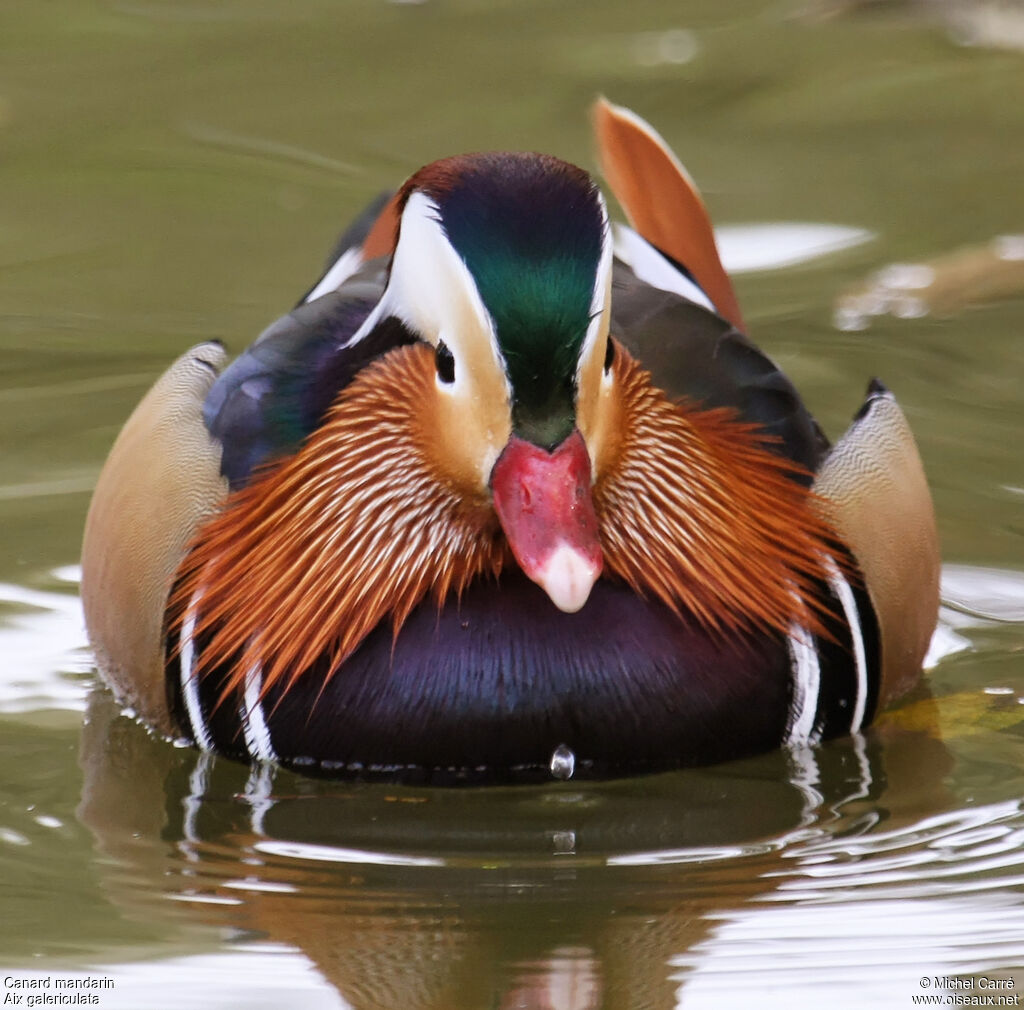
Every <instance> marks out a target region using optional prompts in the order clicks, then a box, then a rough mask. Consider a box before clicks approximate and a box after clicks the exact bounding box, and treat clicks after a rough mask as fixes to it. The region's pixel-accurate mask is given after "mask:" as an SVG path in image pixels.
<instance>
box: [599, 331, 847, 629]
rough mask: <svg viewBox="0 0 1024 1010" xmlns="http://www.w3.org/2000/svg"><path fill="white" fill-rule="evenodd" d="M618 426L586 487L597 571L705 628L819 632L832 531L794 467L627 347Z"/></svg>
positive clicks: (621, 356) (748, 427) (750, 430)
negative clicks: (677, 390)
mask: <svg viewBox="0 0 1024 1010" xmlns="http://www.w3.org/2000/svg"><path fill="white" fill-rule="evenodd" d="M614 367H615V381H616V384H617V386H618V388H619V390H620V391H621V398H620V402H619V405H618V408H619V410H620V411H621V419H620V423H619V425H618V429H619V435H618V438H617V439H615V440H614V444H613V445H612V446H611V447H610V448H609V450H608V453H607V456H606V465H605V469H604V473H603V475H602V477H601V478H599V480H598V482H597V484H596V486H595V488H594V504H595V507H596V509H597V514H598V522H599V524H600V528H601V546H602V549H603V551H604V559H605V570H606V571H608V572H610V573H613V574H614V575H616V576H618V577H619V578H621V579H623V580H624V581H625V582H626V583H627V584H628V585H630V586H631V587H632V588H633V589H634V590H636V591H637V592H638V593H641V594H645V595H646V594H650V595H652V596H654V597H656V598H657V599H659V600H661V601H662V602H663V603H665V604H667V605H668V606H670V607H672V608H673V609H675V610H676V611H677V612H679V613H682V612H685V611H689V612H691V613H692V614H693V615H694V616H695V617H697V619H698V620H699V621H701V622H702V623H703V624H704V625H705V626H706V627H708V628H709V629H711V630H716V631H720V632H721V631H728V630H733V629H737V628H743V627H747V628H749V627H759V628H761V629H774V630H776V631H780V632H782V633H787V632H788V631H789V630H790V629H791V625H792V624H793V623H794V621H795V622H797V623H799V624H801V625H803V626H804V627H806V628H808V629H810V630H813V631H815V632H817V633H820V632H821V631H822V628H821V624H820V621H819V619H818V618H817V617H816V615H815V611H817V610H820V605H819V604H817V602H816V599H815V594H814V587H813V581H814V580H817V579H824V578H826V577H827V571H826V566H827V565H828V561H827V552H828V550H829V544H830V542H834V539H835V537H834V534H833V533H832V532H831V531H830V530H829V528H828V527H827V526H826V524H825V522H824V521H823V520H822V519H821V518H820V516H819V514H818V513H817V512H816V511H815V508H814V502H815V499H814V497H813V495H812V494H811V493H810V492H809V491H807V490H806V489H804V488H803V487H802V486H801V485H800V484H798V483H797V482H796V481H794V480H793V479H792V477H793V475H794V473H796V472H797V467H795V465H794V464H792V463H790V462H788V461H787V460H785V459H783V458H782V457H780V456H778V455H777V454H775V453H773V452H771V451H770V450H769V448H768V442H767V439H766V438H765V436H764V435H762V434H760V433H759V429H758V427H757V425H754V424H748V423H744V422H741V421H738V420H736V418H735V415H734V414H733V412H732V411H730V410H728V409H723V408H718V409H699V408H696V407H694V406H688V405H686V404H678V403H673V402H672V401H671V400H670V399H669V398H668V397H667V396H666V395H665V394H664V393H663V392H662V391H661V390H659V389H657V388H656V387H655V386H653V385H652V383H651V377H650V373H648V372H646V371H644V369H643V368H641V367H640V365H639V364H638V363H637V362H636V361H635V360H634V359H632V358H631V357H630V356H629V355H628V354H626V353H625V352H624V351H621V349H620V353H618V354H617V355H616V358H615V366H614Z"/></svg>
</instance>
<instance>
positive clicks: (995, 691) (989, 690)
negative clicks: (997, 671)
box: [985, 687, 1017, 697]
mask: <svg viewBox="0 0 1024 1010" xmlns="http://www.w3.org/2000/svg"><path fill="white" fill-rule="evenodd" d="M1016 693H1017V692H1016V691H1014V689H1013V688H1012V687H986V688H985V694H990V695H994V696H995V697H1001V696H1003V695H1011V694H1016Z"/></svg>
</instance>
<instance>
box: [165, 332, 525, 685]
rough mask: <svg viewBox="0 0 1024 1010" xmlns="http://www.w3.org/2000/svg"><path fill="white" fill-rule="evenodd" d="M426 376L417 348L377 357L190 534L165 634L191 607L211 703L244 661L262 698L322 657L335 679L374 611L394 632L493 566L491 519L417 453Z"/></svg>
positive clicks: (497, 550) (428, 361) (497, 543)
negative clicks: (292, 446) (273, 461)
mask: <svg viewBox="0 0 1024 1010" xmlns="http://www.w3.org/2000/svg"><path fill="white" fill-rule="evenodd" d="M432 383H433V364H432V355H431V353H430V351H429V349H427V348H426V347H422V346H416V345H414V346H410V347H407V348H403V349H401V350H399V351H396V352H392V353H391V354H389V355H387V356H386V357H385V358H384V359H381V360H380V361H379V362H377V363H375V364H374V365H372V366H370V367H369V368H368V369H366V370H365V372H364V373H363V374H361V375H360V376H359V377H358V378H357V379H356V380H355V381H354V382H353V383H352V385H351V386H349V387H348V388H347V389H346V390H345V391H344V392H343V394H342V395H341V396H340V397H339V399H338V401H337V402H336V403H335V405H334V407H333V408H332V409H331V412H330V414H329V416H328V418H327V420H326V421H325V423H324V425H323V426H322V427H321V428H320V429H318V430H317V431H316V432H314V434H313V435H312V436H311V437H310V439H309V441H308V442H307V444H306V445H305V446H303V448H302V449H301V450H300V451H299V452H298V453H297V454H296V455H295V456H294V457H292V458H290V459H288V460H286V461H284V462H283V463H281V464H280V465H279V466H278V467H277V468H275V469H273V470H270V471H269V472H267V473H264V474H262V475H260V476H258V477H257V478H256V479H255V480H254V481H253V483H251V484H250V485H248V486H247V487H245V488H243V489H242V490H240V491H238V492H237V493H235V494H234V495H232V496H231V497H230V498H229V500H228V501H227V503H226V504H225V507H224V509H223V511H222V512H221V513H220V514H219V515H218V516H216V517H215V518H214V519H213V520H211V521H210V522H209V523H207V524H206V526H204V527H203V529H201V530H200V532H199V535H198V537H197V539H196V542H195V543H194V544H193V547H192V549H191V551H190V552H189V554H188V557H187V558H186V561H185V563H184V564H183V566H182V569H181V571H180V572H179V578H178V584H177V588H176V590H175V592H174V596H173V599H172V604H171V613H172V614H173V615H176V616H174V617H173V618H172V621H171V627H170V632H171V634H172V636H175V640H176V637H177V636H180V633H181V629H182V625H183V624H184V622H185V619H186V611H187V609H188V608H189V607H197V609H198V614H196V615H194V616H195V617H196V626H195V636H196V637H198V636H204V637H205V638H206V641H205V642H204V648H203V651H202V655H201V656H200V659H199V667H198V671H199V674H200V675H202V674H204V673H209V672H211V671H213V670H215V669H217V668H218V667H220V666H223V665H225V664H230V672H229V673H228V675H227V677H226V678H225V683H224V688H223V691H222V700H223V698H225V697H227V696H228V695H230V694H232V693H233V692H235V691H237V690H238V689H239V688H240V687H241V685H242V684H243V683H244V681H245V677H246V673H247V671H248V670H249V669H250V668H251V667H252V666H253V664H256V663H259V664H260V665H261V667H262V683H263V687H262V690H263V694H264V695H265V694H266V692H267V691H268V690H269V689H270V688H271V687H272V686H274V685H275V684H283V685H284V687H285V689H286V690H287V688H288V687H289V686H291V685H292V684H294V683H295V681H296V679H297V678H298V677H300V676H301V675H302V674H303V672H304V671H306V670H307V669H309V668H310V667H312V666H313V665H314V664H315V663H316V662H317V660H318V659H320V657H321V656H323V655H325V654H326V655H328V656H329V657H331V665H330V669H331V671H332V674H330V675H333V671H335V670H336V669H337V668H338V666H339V665H340V664H341V663H342V662H343V661H344V659H345V658H346V657H347V656H349V655H351V653H352V652H353V651H354V650H355V649H356V648H357V647H358V645H359V643H360V642H361V641H362V640H363V638H365V636H366V635H367V634H368V633H369V632H370V631H371V630H372V629H373V627H375V626H376V625H377V624H378V623H379V622H380V621H381V620H382V619H384V618H385V617H388V616H389V615H390V617H391V620H392V623H393V626H394V628H395V629H396V632H397V629H398V628H400V627H401V624H402V623H403V622H404V620H405V619H406V617H407V616H408V614H409V613H410V611H411V610H412V609H413V607H415V606H416V604H417V603H419V602H420V601H421V600H422V599H423V598H424V597H425V596H426V594H427V593H428V592H430V591H431V590H433V591H434V592H435V594H439V598H443V596H444V595H446V594H447V593H448V592H449V590H451V589H453V588H454V589H456V590H461V589H462V588H463V587H464V586H465V585H466V584H467V583H468V582H469V581H470V580H471V579H473V578H474V577H476V576H477V575H479V574H483V573H485V572H489V571H494V572H496V571H497V569H498V568H499V567H500V561H501V557H502V556H503V554H504V550H505V548H504V544H503V542H502V540H501V537H500V532H499V531H498V529H497V523H496V521H495V520H494V517H493V513H489V512H488V511H487V510H482V509H480V508H479V506H467V505H466V504H465V503H464V502H463V500H462V499H461V498H460V497H459V496H458V495H457V494H456V493H455V492H454V491H453V490H452V489H450V488H449V487H448V486H447V484H446V482H445V481H443V480H440V479H439V478H438V477H437V475H436V474H435V473H434V471H433V469H432V467H431V464H430V462H429V460H428V459H427V458H426V456H425V453H424V449H423V446H424V433H423V419H422V416H421V414H422V411H423V409H424V404H425V403H429V399H428V396H429V390H430V384H432ZM197 593H198V594H199V599H198V601H196V595H197ZM330 675H329V676H330Z"/></svg>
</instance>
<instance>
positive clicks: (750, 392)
mask: <svg viewBox="0 0 1024 1010" xmlns="http://www.w3.org/2000/svg"><path fill="white" fill-rule="evenodd" d="M612 333H613V334H614V335H615V336H616V337H618V338H619V340H620V341H622V343H623V344H624V345H625V347H626V348H627V349H628V350H629V352H630V353H631V354H633V355H634V356H635V357H636V358H638V359H639V361H640V362H641V363H642V364H643V365H644V367H645V368H647V369H648V370H649V371H650V372H651V375H652V377H653V379H654V382H655V385H657V386H659V387H660V388H661V389H663V390H665V392H666V393H668V394H669V395H670V396H673V397H685V398H687V399H688V400H692V401H694V402H695V403H699V404H702V405H703V406H706V407H731V408H733V409H734V410H735V411H736V412H737V414H738V415H739V417H740V418H741V419H742V420H745V421H751V422H754V423H756V424H758V425H760V426H761V428H762V429H763V430H764V431H765V433H766V434H768V435H770V436H772V437H773V438H775V439H777V440H778V441H777V442H776V443H775V445H776V447H777V451H778V452H779V453H780V454H781V455H783V456H786V457H787V458H788V459H791V460H793V461H794V462H796V463H799V464H800V465H801V466H802V467H804V468H805V469H807V470H808V471H809V472H810V473H815V472H817V469H818V466H819V464H820V462H821V460H822V458H823V457H824V454H825V452H826V451H827V449H828V442H827V440H826V439H825V436H824V435H823V434H822V432H821V429H820V428H819V427H818V425H817V422H816V421H815V420H814V418H813V417H811V414H810V412H809V411H808V410H807V408H806V407H805V406H804V403H803V401H802V400H801V399H800V394H799V393H797V391H796V388H795V387H794V386H793V384H792V383H791V382H790V381H789V379H787V378H786V376H785V375H784V374H783V373H782V372H781V371H780V370H779V368H778V366H777V365H776V364H775V363H774V362H773V361H772V360H771V359H770V358H769V357H768V356H767V355H766V354H764V353H762V352H761V351H760V350H758V349H757V348H756V347H755V346H754V345H753V344H752V343H751V342H750V341H749V340H748V339H747V338H746V337H745V336H744V335H743V334H742V333H740V332H739V330H737V329H736V328H735V327H733V326H732V325H731V324H730V323H729V322H727V321H726V320H724V319H722V318H721V317H720V316H717V315H715V314H714V313H712V312H710V311H708V310H707V309H705V308H703V307H702V306H700V305H697V304H696V303H694V302H692V301H689V300H688V299H686V298H684V297H682V296H680V295H678V294H675V293H674V292H671V291H663V290H661V289H659V288H656V287H652V286H651V285H649V284H647V283H646V282H644V281H641V280H639V279H638V278H637V277H636V275H635V274H634V273H633V271H632V270H631V269H630V268H629V267H627V266H625V265H624V264H621V263H618V262H617V263H616V264H615V271H614V274H613V280H612ZM808 483H809V481H808Z"/></svg>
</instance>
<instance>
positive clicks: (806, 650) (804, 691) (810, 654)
mask: <svg viewBox="0 0 1024 1010" xmlns="http://www.w3.org/2000/svg"><path fill="white" fill-rule="evenodd" d="M788 643H789V657H790V660H791V661H792V664H793V704H792V706H791V707H790V710H789V727H788V729H787V731H786V743H788V744H798V745H799V744H806V743H817V742H818V738H817V734H815V733H814V719H815V716H816V715H817V714H818V695H819V693H820V692H821V665H820V664H819V662H818V650H817V649H815V647H814V638H813V637H812V635H811V633H810V632H809V631H808V630H807V629H806V628H802V627H800V625H798V624H794V625H792V626H791V627H790V629H789V638H788Z"/></svg>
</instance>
